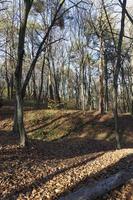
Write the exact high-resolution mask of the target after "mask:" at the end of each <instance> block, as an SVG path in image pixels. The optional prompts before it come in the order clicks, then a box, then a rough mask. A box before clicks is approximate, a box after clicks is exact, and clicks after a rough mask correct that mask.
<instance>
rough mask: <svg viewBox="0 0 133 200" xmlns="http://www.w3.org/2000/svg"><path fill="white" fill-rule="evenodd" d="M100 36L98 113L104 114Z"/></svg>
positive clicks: (102, 56) (102, 57) (101, 39)
mask: <svg viewBox="0 0 133 200" xmlns="http://www.w3.org/2000/svg"><path fill="white" fill-rule="evenodd" d="M102 37H103V36H102V34H101V36H100V64H99V73H100V74H99V83H100V84H99V87H100V89H99V95H100V96H99V111H100V113H101V114H103V113H104V83H103V82H104V50H103V38H102Z"/></svg>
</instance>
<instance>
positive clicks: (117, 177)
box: [59, 171, 133, 200]
mask: <svg viewBox="0 0 133 200" xmlns="http://www.w3.org/2000/svg"><path fill="white" fill-rule="evenodd" d="M132 176H133V175H132V174H131V173H129V172H126V171H120V172H118V173H117V174H114V175H112V176H110V177H108V178H105V179H103V180H101V181H98V182H97V183H96V184H94V185H93V186H90V187H89V186H88V187H87V186H82V187H81V188H80V189H78V190H77V191H75V192H70V193H69V194H68V195H66V196H64V197H61V198H59V200H70V199H72V200H81V199H82V200H89V199H90V200H94V199H97V198H98V197H102V196H103V195H105V194H107V193H108V192H110V191H112V190H113V189H115V188H117V187H119V186H121V185H123V184H124V183H126V182H127V181H128V180H130V179H131V178H132Z"/></svg>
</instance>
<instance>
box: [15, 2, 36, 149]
mask: <svg viewBox="0 0 133 200" xmlns="http://www.w3.org/2000/svg"><path fill="white" fill-rule="evenodd" d="M24 6H25V9H24V16H23V19H22V20H21V22H20V30H19V41H18V55H17V65H16V69H15V89H16V113H15V119H14V120H15V122H14V123H15V125H14V127H17V128H18V130H17V132H18V133H19V136H20V145H21V146H25V145H26V132H25V128H24V122H23V98H22V66H23V57H24V42H25V34H26V26H27V19H28V15H29V12H30V9H31V6H32V1H30V0H28V1H24Z"/></svg>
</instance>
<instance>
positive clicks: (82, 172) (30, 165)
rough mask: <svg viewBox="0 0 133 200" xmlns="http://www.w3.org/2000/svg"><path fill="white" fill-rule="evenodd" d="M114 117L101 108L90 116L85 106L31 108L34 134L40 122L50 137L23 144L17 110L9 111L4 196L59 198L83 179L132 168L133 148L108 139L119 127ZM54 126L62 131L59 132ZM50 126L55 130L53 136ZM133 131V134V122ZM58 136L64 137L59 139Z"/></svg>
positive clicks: (1, 162)
mask: <svg viewBox="0 0 133 200" xmlns="http://www.w3.org/2000/svg"><path fill="white" fill-rule="evenodd" d="M120 120H122V118H121V119H120ZM112 123H113V121H112V116H111V115H109V116H100V115H99V114H98V113H86V115H85V116H84V115H83V114H82V112H81V111H44V110H38V111H28V112H26V113H25V124H26V127H27V129H28V130H29V134H30V137H31V135H32V134H33V135H34V133H35V129H39V127H41V128H40V129H41V130H43V131H44V133H46V135H47V137H45V138H43V140H38V139H39V138H37V139H36V138H35V139H34V140H33V139H32V140H31V142H30V143H29V146H28V147H27V148H24V149H21V148H19V146H18V145H17V142H18V141H17V139H16V138H15V136H13V135H12V134H9V133H8V131H9V130H10V127H11V124H12V116H11V115H10V116H9V115H8V113H7V115H3V118H2V123H1V124H0V127H1V128H2V129H3V130H2V131H0V144H1V146H0V199H2V200H6V199H11V200H12V199H21V200H24V199H35V200H41V199H58V198H59V197H60V196H62V195H64V194H66V193H67V192H69V191H72V190H75V189H77V188H78V187H81V185H82V184H92V183H93V182H96V181H97V180H98V179H101V178H102V177H107V176H109V175H110V174H112V173H115V172H116V171H118V170H120V169H123V168H127V169H128V168H129V167H130V166H131V165H132V161H133V156H132V155H133V149H123V150H117V151H115V150H114V149H115V145H114V143H113V140H110V141H108V137H107V136H108V135H109V136H111V131H113V127H112ZM3 124H4V125H3ZM5 124H6V125H5ZM123 126H124V125H123ZM66 127H67V128H66ZM32 129H33V130H32ZM54 129H55V130H56V131H57V132H59V133H61V134H58V136H57V135H56V134H55V132H56V131H55V130H54ZM50 130H54V131H55V132H54V136H52V139H51V140H50V138H51V135H52V134H53V132H50ZM59 130H60V131H59ZM64 130H66V131H64ZM49 132H50V133H49ZM129 132H130V135H131V132H132V128H131V126H130V130H129ZM103 133H107V135H106V134H103ZM55 135H56V136H55ZM62 136H65V137H63V138H62ZM104 136H105V138H104ZM57 138H62V139H60V140H54V139H57ZM40 139H41V138H40ZM103 139H104V140H103ZM130 187H131V183H128V184H127V185H125V186H123V188H124V189H123V188H120V189H119V190H117V192H118V191H119V193H120V194H123V195H124V193H123V190H124V191H128V190H129V188H130ZM127 188H128V189H127ZM113 195H114V196H115V197H116V194H115V191H114V193H111V194H110V195H108V196H106V199H107V198H108V199H109V198H110V200H113ZM115 197H114V199H115ZM117 197H118V199H122V198H123V197H122V198H121V197H120V196H119V195H117ZM117 197H116V199H117ZM128 197H129V196H128ZM111 198H112V199H111Z"/></svg>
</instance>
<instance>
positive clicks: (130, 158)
mask: <svg viewBox="0 0 133 200" xmlns="http://www.w3.org/2000/svg"><path fill="white" fill-rule="evenodd" d="M120 171H124V172H125V174H126V177H122V178H123V182H124V183H125V184H126V182H127V181H128V180H129V179H131V178H133V154H129V155H127V156H125V157H124V158H121V159H120V160H119V161H118V162H117V163H115V164H113V165H111V166H108V167H106V168H104V169H103V170H101V171H100V172H98V173H96V174H92V175H90V176H88V177H87V178H85V179H84V180H82V181H80V182H78V183H77V184H76V185H74V186H72V187H69V188H68V190H66V191H64V192H63V193H61V194H60V195H59V196H58V199H59V200H60V199H62V200H64V199H65V200H69V199H73V198H72V196H71V198H70V193H71V194H73V193H75V192H77V191H78V189H80V191H82V188H84V187H88V188H89V187H91V188H92V187H94V186H95V185H96V184H97V182H98V181H100V180H101V181H102V180H103V179H107V178H108V177H110V176H111V175H114V174H116V173H118V172H120ZM122 185H123V184H122ZM122 185H120V186H119V188H116V189H120V187H121V186H122ZM88 188H87V189H88ZM83 191H84V190H83ZM110 192H111V191H110ZM110 192H107V193H108V194H110ZM107 193H106V195H107ZM127 195H128V197H129V194H127ZM64 197H65V198H64ZM74 197H75V196H74ZM74 199H75V198H74ZM76 199H77V200H78V199H84V192H83V193H82V192H81V195H80V196H77V198H76ZM97 199H98V200H103V197H101V198H100V196H99V197H98V198H97ZM104 199H106V198H105V197H104Z"/></svg>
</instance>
